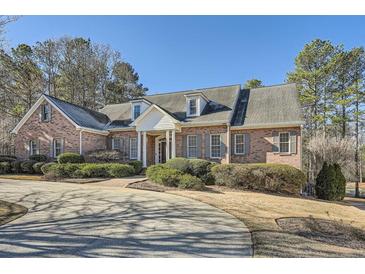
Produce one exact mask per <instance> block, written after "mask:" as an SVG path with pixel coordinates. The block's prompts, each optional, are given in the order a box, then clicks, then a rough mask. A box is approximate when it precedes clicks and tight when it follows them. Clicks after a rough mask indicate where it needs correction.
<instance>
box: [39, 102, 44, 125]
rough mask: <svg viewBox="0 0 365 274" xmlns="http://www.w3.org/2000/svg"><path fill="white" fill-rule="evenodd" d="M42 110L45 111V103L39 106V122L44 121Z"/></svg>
mask: <svg viewBox="0 0 365 274" xmlns="http://www.w3.org/2000/svg"><path fill="white" fill-rule="evenodd" d="M42 111H43V105H41V106H40V108H39V122H42Z"/></svg>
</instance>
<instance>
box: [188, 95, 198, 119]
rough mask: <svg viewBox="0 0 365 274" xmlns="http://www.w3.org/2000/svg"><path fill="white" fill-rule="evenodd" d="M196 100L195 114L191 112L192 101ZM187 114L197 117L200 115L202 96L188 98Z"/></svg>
mask: <svg viewBox="0 0 365 274" xmlns="http://www.w3.org/2000/svg"><path fill="white" fill-rule="evenodd" d="M193 100H194V101H195V106H196V113H195V114H191V113H190V101H193ZM187 114H188V117H196V116H199V115H200V98H188V99H187Z"/></svg>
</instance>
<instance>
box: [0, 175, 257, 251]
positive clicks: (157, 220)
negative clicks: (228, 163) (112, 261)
mask: <svg viewBox="0 0 365 274" xmlns="http://www.w3.org/2000/svg"><path fill="white" fill-rule="evenodd" d="M91 185H93V184H87V185H77V184H70V183H51V182H35V181H33V182H31V181H14V180H6V179H0V199H1V200H5V201H9V202H13V203H18V204H21V205H23V206H26V207H27V208H28V209H29V212H28V213H27V214H26V215H25V216H23V217H21V218H19V219H17V220H15V221H13V222H10V223H8V224H5V225H3V226H0V257H247V256H251V255H252V250H251V245H252V242H251V236H250V233H249V231H248V229H247V228H246V227H245V225H244V224H243V223H242V222H240V221H238V220H237V219H236V218H234V217H233V216H231V215H229V214H227V213H225V212H223V211H221V210H218V209H216V208H214V207H211V206H209V205H207V204H204V203H200V202H198V201H193V200H190V199H187V198H183V197H178V196H174V195H170V194H165V193H158V192H147V191H141V190H132V189H125V188H113V187H108V186H96V185H94V186H91Z"/></svg>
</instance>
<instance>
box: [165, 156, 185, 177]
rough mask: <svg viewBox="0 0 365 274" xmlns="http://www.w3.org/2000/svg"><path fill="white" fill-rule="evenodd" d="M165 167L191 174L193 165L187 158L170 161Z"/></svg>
mask: <svg viewBox="0 0 365 274" xmlns="http://www.w3.org/2000/svg"><path fill="white" fill-rule="evenodd" d="M165 165H166V166H167V167H169V168H173V169H177V170H179V171H181V172H183V173H190V172H191V164H190V160H189V159H186V158H180V157H177V158H173V159H170V160H168V161H167V162H166V163H165Z"/></svg>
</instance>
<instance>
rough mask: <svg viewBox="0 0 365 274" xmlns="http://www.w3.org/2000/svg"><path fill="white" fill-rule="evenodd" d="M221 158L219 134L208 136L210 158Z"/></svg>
mask: <svg viewBox="0 0 365 274" xmlns="http://www.w3.org/2000/svg"><path fill="white" fill-rule="evenodd" d="M220 157H221V136H220V135H219V134H216V135H210V158H220Z"/></svg>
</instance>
